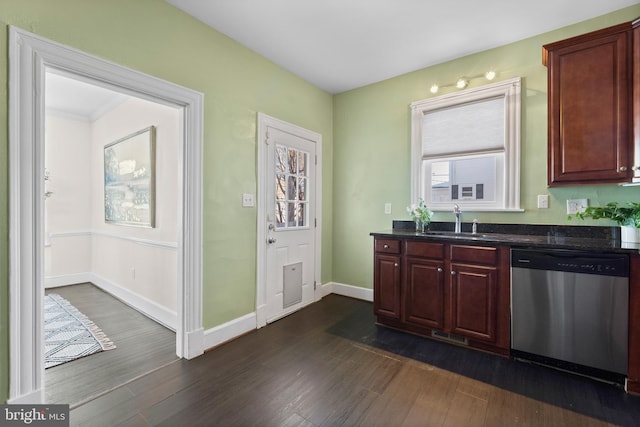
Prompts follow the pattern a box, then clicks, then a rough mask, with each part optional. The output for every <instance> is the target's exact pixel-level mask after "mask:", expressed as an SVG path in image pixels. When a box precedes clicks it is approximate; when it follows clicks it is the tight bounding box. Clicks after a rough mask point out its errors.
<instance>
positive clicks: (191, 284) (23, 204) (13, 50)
mask: <svg viewBox="0 0 640 427" xmlns="http://www.w3.org/2000/svg"><path fill="white" fill-rule="evenodd" d="M47 67H51V68H54V69H58V70H62V71H66V72H69V73H71V74H73V75H74V76H78V77H79V78H85V79H87V80H89V81H91V83H93V84H99V85H105V86H107V87H110V88H112V89H113V88H116V90H118V91H120V92H125V93H127V94H130V95H133V96H137V97H140V98H144V99H147V100H149V101H152V102H158V103H162V104H165V105H171V106H175V107H179V108H182V111H183V117H182V133H183V138H182V144H181V146H180V152H179V166H178V167H179V169H180V170H179V176H180V180H181V184H182V185H181V186H180V187H179V192H180V193H179V200H181V203H180V206H179V207H178V210H179V213H178V215H179V217H178V220H179V222H180V224H181V227H180V229H179V233H178V234H179V235H178V319H177V320H178V324H177V329H176V332H177V333H176V353H177V355H178V356H179V357H185V358H188V359H191V358H193V357H196V356H198V355H200V354H202V353H203V352H204V330H203V326H202V144H203V142H202V141H203V94H202V93H199V92H196V91H193V90H191V89H187V88H184V87H181V86H178V85H175V84H173V83H170V82H167V81H164V80H160V79H158V78H155V77H152V76H149V75H146V74H143V73H140V72H138V71H135V70H132V69H128V68H125V67H122V66H120V65H117V64H115V63H112V62H109V61H105V60H103V59H100V58H97V57H95V56H92V55H89V54H87V53H84V52H82V51H79V50H76V49H73V48H70V47H67V46H64V45H61V44H58V43H56V42H53V41H51V40H47V39H45V38H43V37H40V36H37V35H35V34H31V33H29V32H26V31H24V30H21V29H18V28H15V27H10V28H9V193H10V194H9V252H10V255H9V257H10V259H9V270H10V273H9V311H10V313H9V334H10V338H9V341H10V352H9V365H10V366H9V378H10V379H9V384H10V385H9V401H8V402H9V403H44V356H43V355H44V351H43V345H44V338H43V337H44V334H43V329H44V328H43V321H42V320H43V319H42V316H43V314H42V311H43V308H42V298H43V295H44V283H43V282H44V275H43V253H44V252H43V251H44V233H43V229H44V227H43V225H44V215H43V203H44V197H42V195H43V194H44V176H43V175H44V90H43V89H44V74H45V69H46V68H47Z"/></svg>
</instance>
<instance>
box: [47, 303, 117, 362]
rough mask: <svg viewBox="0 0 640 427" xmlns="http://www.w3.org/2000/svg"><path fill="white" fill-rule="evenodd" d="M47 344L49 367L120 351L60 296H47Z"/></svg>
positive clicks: (93, 324) (94, 325)
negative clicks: (115, 349)
mask: <svg viewBox="0 0 640 427" xmlns="http://www.w3.org/2000/svg"><path fill="white" fill-rule="evenodd" d="M44 343H45V357H44V359H45V362H44V367H45V368H51V367H53V366H57V365H60V364H62V363H66V362H70V361H72V360H75V359H78V358H80V357H85V356H89V355H90V354H95V353H99V352H101V351H105V350H112V349H114V348H116V345H115V344H114V343H113V342H112V341H111V340H110V339H109V338H108V337H107V336H106V335H105V334H104V332H102V330H101V329H100V328H99V327H97V326H96V324H95V323H93V322H92V321H91V320H89V318H87V316H85V315H84V314H82V313H81V312H80V311H78V309H77V308H75V307H74V306H73V305H71V303H70V302H69V301H67V300H66V299H64V298H62V297H61V296H60V295H58V294H48V295H45V297H44Z"/></svg>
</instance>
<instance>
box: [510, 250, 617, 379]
mask: <svg viewBox="0 0 640 427" xmlns="http://www.w3.org/2000/svg"><path fill="white" fill-rule="evenodd" d="M628 313H629V257H628V256H627V255H625V254H598V253H596V254H594V253H590V252H579V251H574V250H539V249H512V251H511V348H512V355H513V356H514V357H516V358H521V359H527V360H531V361H534V362H539V363H543V364H546V365H550V366H553V367H557V368H560V369H564V370H570V371H575V372H578V373H581V374H584V375H588V376H592V377H596V378H600V379H604V380H608V381H613V382H617V383H620V382H622V381H624V377H626V374H627V366H628V363H627V361H628V360H627V359H628V322H629V316H628Z"/></svg>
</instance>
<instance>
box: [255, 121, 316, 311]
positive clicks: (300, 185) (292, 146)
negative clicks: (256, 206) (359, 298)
mask: <svg viewBox="0 0 640 427" xmlns="http://www.w3.org/2000/svg"><path fill="white" fill-rule="evenodd" d="M265 133H266V135H265V137H266V138H265V142H266V156H264V157H263V158H264V161H265V162H266V165H264V168H263V171H264V172H265V173H264V176H263V181H264V196H265V200H264V204H263V209H264V212H263V213H262V215H260V216H259V217H260V218H262V219H263V221H264V222H263V224H261V225H260V226H261V227H264V232H263V233H261V235H262V236H264V237H265V238H264V240H263V245H264V254H265V268H264V273H265V277H264V309H265V317H266V322H272V321H274V320H277V319H279V318H281V317H283V316H286V315H288V314H290V313H292V312H294V311H296V310H298V309H299V308H301V307H303V306H305V305H307V304H309V303H311V302H313V301H314V300H315V295H316V289H315V287H316V284H315V282H316V280H315V277H316V250H317V249H316V238H317V237H316V209H317V203H316V200H317V194H316V188H317V186H316V182H315V180H316V149H317V146H316V142H315V141H314V140H313V139H309V138H306V137H304V136H300V135H298V134H296V133H294V132H291V129H282V127H274V126H266V127H265ZM259 245H260V243H259ZM258 294H260V292H258ZM258 299H259V300H260V296H259V298H258Z"/></svg>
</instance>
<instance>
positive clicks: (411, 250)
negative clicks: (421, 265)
mask: <svg viewBox="0 0 640 427" xmlns="http://www.w3.org/2000/svg"><path fill="white" fill-rule="evenodd" d="M405 253H406V255H407V256H416V257H423V258H436V259H442V258H443V257H444V244H443V243H433V242H415V241H411V240H409V241H407V242H406V247H405Z"/></svg>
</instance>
